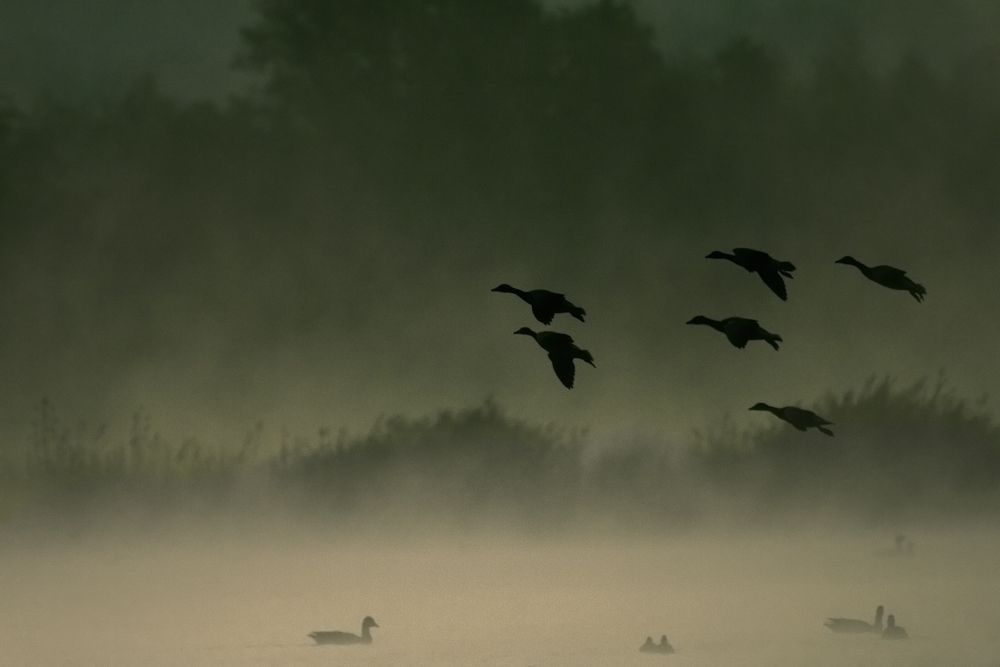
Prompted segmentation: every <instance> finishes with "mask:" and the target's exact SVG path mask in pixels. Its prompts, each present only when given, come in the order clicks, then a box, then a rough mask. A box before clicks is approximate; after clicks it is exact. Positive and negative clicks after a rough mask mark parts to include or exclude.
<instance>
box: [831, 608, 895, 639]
mask: <svg viewBox="0 0 1000 667" xmlns="http://www.w3.org/2000/svg"><path fill="white" fill-rule="evenodd" d="M884 612H885V607H883V606H882V605H879V606H878V607H877V608H876V609H875V622H874V623H869V622H868V621H862V620H860V619H857V618H828V619H826V621H824V622H823V625H825V626H826V627H828V628H830V629H831V630H833V631H834V632H854V633H857V632H879V633H881V632H882V614H883V613H884Z"/></svg>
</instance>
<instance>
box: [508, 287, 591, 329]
mask: <svg viewBox="0 0 1000 667" xmlns="http://www.w3.org/2000/svg"><path fill="white" fill-rule="evenodd" d="M490 291H491V292H507V293H509V294H516V295H518V296H519V297H521V299H522V300H523V301H525V302H526V303H527V304H528V305H529V306H531V313H532V314H533V315H534V316H535V319H536V320H538V321H539V322H541V323H542V324H551V323H552V318H553V317H555V315H556V313H569V314H570V315H572V316H573V317H575V318H576V319H578V320H580V321H581V322H583V321H584V319H583V317H584V315H586V314H587V311H585V310H584V309H583V308H580V307H579V306H575V305H573V304H572V303H570V302H569V301H567V300H566V295H565V294H559V293H557V292H550V291H549V290H547V289H533V290H529V291H527V292H525V291H524V290H519V289H517V288H516V287H511V286H510V285H508V284H507V283H504V284H502V285H497V286H496V287H494V288H493V289H491V290H490Z"/></svg>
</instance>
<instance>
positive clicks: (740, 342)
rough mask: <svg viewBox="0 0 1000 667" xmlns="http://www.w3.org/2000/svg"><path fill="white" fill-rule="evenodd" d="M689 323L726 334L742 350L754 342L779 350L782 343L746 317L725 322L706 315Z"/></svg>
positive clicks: (775, 335)
mask: <svg viewBox="0 0 1000 667" xmlns="http://www.w3.org/2000/svg"><path fill="white" fill-rule="evenodd" d="M687 323H688V324H705V325H708V326H710V327H712V328H713V329H715V330H716V331H721V332H722V333H724V334H726V338H728V339H729V342H730V343H732V344H733V345H734V346H735V347H738V348H740V349H741V350H742V349H743V348H744V347H746V346H747V343H748V342H750V341H752V340H762V341H765V342H766V343H767V344H768V345H770V346H771V347H773V348H774V349H775V350H777V349H778V343H780V342H782V341H781V336H779V335H778V334H773V333H771V332H770V331H767V330H766V329H764V328H763V327H762V326H760V324H759V323H758V322H757V320H750V319H747V318H745V317H727V318H726V319H724V320H713V319H711V318H709V317H705V316H704V315H698V316H697V317H693V318H691V319H690V320H688V322H687Z"/></svg>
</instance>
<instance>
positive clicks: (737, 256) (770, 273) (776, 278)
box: [705, 248, 795, 301]
mask: <svg viewBox="0 0 1000 667" xmlns="http://www.w3.org/2000/svg"><path fill="white" fill-rule="evenodd" d="M705 259H728V260H729V261H730V262H732V263H733V264H737V265H739V266H742V267H743V268H744V269H746V270H747V271H749V272H750V273H756V274H757V275H759V276H760V278H761V280H763V281H764V284H765V285H767V286H768V287H770V288H771V291H772V292H774V293H775V294H777V295H778V296H779V297H780V298H781V300H782V301H787V300H788V292H787V291H786V290H785V281H784V280H782V279H781V277H782V276H784V277H786V278H792V277H793V276H792V273H791V272H792V271H794V270H795V265H794V264H792V263H791V262H782V261H779V260H777V259H775V258H773V257H771V256H770V255H768V254H767V253H766V252H763V251H761V250H753V249H751V248H733V254H732V255H727V254H726V253H724V252H721V251H719V250H716V251H714V252H712V253H709V254H708V255H705Z"/></svg>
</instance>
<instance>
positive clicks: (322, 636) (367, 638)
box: [309, 616, 378, 644]
mask: <svg viewBox="0 0 1000 667" xmlns="http://www.w3.org/2000/svg"><path fill="white" fill-rule="evenodd" d="M377 627H378V623H376V622H375V619H374V618H372V617H371V616H365V620H363V621H361V636H358V635H355V634H353V633H350V632H340V631H339V630H333V631H329V630H320V631H317V632H310V633H309V636H310V637H312V638H313V639H314V640H316V643H317V644H371V643H372V632H371V629H372V628H377Z"/></svg>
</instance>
